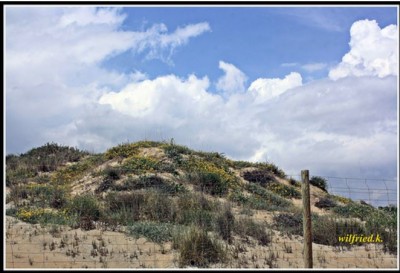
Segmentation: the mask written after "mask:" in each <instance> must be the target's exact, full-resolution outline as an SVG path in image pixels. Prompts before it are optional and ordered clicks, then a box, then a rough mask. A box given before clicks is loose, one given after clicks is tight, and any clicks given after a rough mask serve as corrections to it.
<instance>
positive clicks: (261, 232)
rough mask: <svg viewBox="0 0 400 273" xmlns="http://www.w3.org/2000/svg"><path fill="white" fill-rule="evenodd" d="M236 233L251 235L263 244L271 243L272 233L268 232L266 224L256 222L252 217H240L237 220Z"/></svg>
mask: <svg viewBox="0 0 400 273" xmlns="http://www.w3.org/2000/svg"><path fill="white" fill-rule="evenodd" d="M234 231H235V233H236V234H238V235H240V236H242V237H243V236H251V237H253V238H254V239H256V240H257V241H258V243H259V244H260V245H262V246H267V245H269V244H270V243H271V239H272V236H271V233H267V232H266V230H265V226H264V225H262V224H259V223H256V222H254V221H253V220H252V219H251V218H240V219H239V220H237V221H236V222H235V229H234Z"/></svg>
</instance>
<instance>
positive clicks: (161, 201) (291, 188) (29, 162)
mask: <svg viewBox="0 0 400 273" xmlns="http://www.w3.org/2000/svg"><path fill="white" fill-rule="evenodd" d="M150 148H156V149H151V150H148V149H150ZM149 151H150V152H149ZM239 173H240V176H239V175H238V174H239ZM88 177H89V178H90V179H93V181H95V183H97V184H96V185H95V187H92V188H93V189H92V190H90V191H88V192H86V193H79V194H74V193H73V192H72V186H73V185H77V184H78V185H79V184H80V183H84V182H85V179H86V178H88ZM281 179H286V175H285V173H284V172H283V171H282V170H281V169H279V168H278V167H277V166H275V165H274V164H272V163H251V162H244V161H233V160H230V159H227V158H226V157H225V156H224V155H223V154H221V153H215V152H204V151H194V150H191V149H189V148H188V147H186V146H181V145H177V144H175V143H173V141H171V142H170V143H168V142H154V141H141V142H136V143H125V144H120V145H118V146H116V147H113V148H111V149H109V150H107V151H106V152H105V153H104V154H90V153H88V152H84V151H80V150H78V149H75V148H70V147H65V146H60V145H57V144H54V143H51V144H49V143H48V144H46V145H44V146H42V147H39V148H35V149H32V150H30V151H29V152H27V153H25V154H21V155H7V157H6V186H7V187H8V188H9V189H10V193H9V194H8V195H7V203H11V204H12V206H10V208H8V209H7V210H6V214H7V215H11V216H14V217H16V218H18V219H20V220H22V221H25V222H29V223H40V224H44V225H46V224H51V225H69V226H70V227H72V228H81V229H84V230H90V229H95V228H99V227H101V228H105V229H110V230H119V227H121V226H124V227H126V229H125V232H126V233H127V234H128V235H130V236H135V237H145V238H147V239H148V240H150V241H153V242H156V243H159V244H162V243H164V242H172V246H173V248H175V249H177V250H178V251H179V253H180V257H179V266H181V267H186V266H197V267H209V266H210V265H211V264H213V263H224V262H226V261H227V260H228V256H229V253H228V251H227V249H228V247H227V246H228V245H231V246H234V244H235V242H236V240H248V239H249V238H252V240H253V242H256V243H257V244H259V245H260V246H269V245H270V244H271V242H272V233H271V231H272V229H276V230H279V231H281V232H283V233H284V234H288V235H289V236H292V235H300V236H302V228H303V227H302V214H301V211H299V210H298V209H296V207H295V206H294V202H293V199H299V198H301V195H300V191H299V188H300V186H301V184H300V183H299V182H298V181H296V180H295V179H287V181H288V184H287V185H286V184H283V183H281V182H280V181H282V180H281ZM310 183H311V184H312V185H314V186H316V187H319V188H321V189H322V190H323V191H324V193H321V194H322V195H321V198H319V199H318V200H317V202H316V203H315V206H316V207H318V208H321V209H323V210H325V211H326V212H327V215H325V216H318V215H316V214H313V215H312V221H313V242H315V243H318V244H324V245H332V246H337V245H339V243H338V240H337V237H338V236H342V235H344V234H347V233H363V234H368V233H374V234H378V233H379V234H381V236H382V237H383V240H384V250H385V251H388V252H390V253H397V207H383V208H379V209H377V208H374V207H372V206H369V205H365V204H362V203H357V202H354V201H352V200H351V199H348V198H345V197H341V196H336V195H331V194H328V193H327V192H326V186H327V184H326V181H325V180H324V179H323V178H321V177H313V178H312V179H311V180H310ZM237 208H240V209H241V210H239V211H241V212H240V213H237V212H236V211H237V210H236V209H237ZM234 211H235V212H234ZM256 211H269V212H273V214H274V217H273V223H269V224H267V223H265V222H261V221H256V220H255V219H254V218H252V215H253V214H254V213H255V212H256ZM243 214H245V215H243Z"/></svg>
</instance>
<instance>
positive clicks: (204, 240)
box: [177, 227, 227, 268]
mask: <svg viewBox="0 0 400 273" xmlns="http://www.w3.org/2000/svg"><path fill="white" fill-rule="evenodd" d="M177 247H178V249H179V253H180V255H179V266H180V267H186V266H191V267H200V268H207V267H209V266H210V265H211V264H215V263H224V262H225V261H226V260H227V253H226V250H225V247H224V246H223V245H222V243H221V242H219V241H218V240H217V239H215V238H212V237H210V236H209V235H208V234H207V232H206V231H204V230H200V229H198V228H195V227H192V228H190V229H189V231H188V232H187V233H185V234H184V235H183V238H181V240H180V241H179V242H178V243H177Z"/></svg>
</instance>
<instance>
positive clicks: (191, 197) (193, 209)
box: [176, 193, 218, 230]
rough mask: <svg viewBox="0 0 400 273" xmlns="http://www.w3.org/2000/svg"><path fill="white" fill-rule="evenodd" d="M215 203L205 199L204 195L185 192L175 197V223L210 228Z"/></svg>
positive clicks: (215, 207)
mask: <svg viewBox="0 0 400 273" xmlns="http://www.w3.org/2000/svg"><path fill="white" fill-rule="evenodd" d="M217 206H218V205H217V203H213V202H212V201H209V200H207V199H206V198H205V197H204V196H202V195H198V194H193V193H185V194H182V195H180V196H179V197H178V199H177V219H176V221H177V223H179V224H182V225H192V224H193V225H196V226H198V227H201V228H203V229H206V230H210V229H211V228H212V222H213V214H214V212H215V211H216V210H217V208H218V207H217Z"/></svg>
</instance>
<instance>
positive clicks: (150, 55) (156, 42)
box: [135, 22, 211, 65]
mask: <svg viewBox="0 0 400 273" xmlns="http://www.w3.org/2000/svg"><path fill="white" fill-rule="evenodd" d="M167 31H168V28H167V26H166V25H165V24H155V25H153V26H152V27H151V28H149V29H148V30H147V31H145V32H141V33H137V39H136V40H135V49H136V50H137V51H138V52H147V54H146V58H147V59H160V60H162V61H164V62H166V63H169V64H171V65H172V64H173V62H172V59H171V56H172V54H173V53H174V51H175V49H176V48H177V47H178V46H182V45H185V44H187V43H188V41H189V39H190V38H192V37H196V36H199V35H201V34H203V33H204V32H208V31H211V28H210V26H209V24H208V23H207V22H202V23H198V24H192V25H187V26H185V27H178V28H177V29H176V30H175V31H174V32H173V33H170V34H168V32H167Z"/></svg>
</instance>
